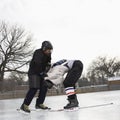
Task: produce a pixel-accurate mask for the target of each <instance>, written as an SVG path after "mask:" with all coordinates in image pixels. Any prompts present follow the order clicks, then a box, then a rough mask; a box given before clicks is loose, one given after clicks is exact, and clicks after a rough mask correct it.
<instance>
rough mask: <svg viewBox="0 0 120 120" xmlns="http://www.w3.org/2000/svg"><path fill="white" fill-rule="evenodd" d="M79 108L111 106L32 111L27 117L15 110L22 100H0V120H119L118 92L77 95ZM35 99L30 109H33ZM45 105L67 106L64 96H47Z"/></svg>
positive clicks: (119, 98)
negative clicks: (57, 110) (58, 110)
mask: <svg viewBox="0 0 120 120" xmlns="http://www.w3.org/2000/svg"><path fill="white" fill-rule="evenodd" d="M77 96H78V100H79V104H80V106H81V107H84V106H90V105H99V104H108V103H113V104H111V105H106V106H99V107H90V108H84V109H79V110H77V111H70V112H68V111H61V112H50V111H43V110H40V111H32V112H31V113H30V114H29V115H25V114H23V113H19V112H18V111H16V109H17V108H19V107H20V105H21V104H22V102H23V99H11V100H0V120H120V90H117V91H107V92H95V93H84V94H78V95H77ZM34 104H35V98H34V99H33V101H32V103H31V105H30V108H31V109H33V108H34ZM45 104H46V105H48V106H49V107H51V108H52V109H59V108H62V107H63V106H64V105H66V104H67V100H66V96H65V95H63V96H48V97H46V101H45Z"/></svg>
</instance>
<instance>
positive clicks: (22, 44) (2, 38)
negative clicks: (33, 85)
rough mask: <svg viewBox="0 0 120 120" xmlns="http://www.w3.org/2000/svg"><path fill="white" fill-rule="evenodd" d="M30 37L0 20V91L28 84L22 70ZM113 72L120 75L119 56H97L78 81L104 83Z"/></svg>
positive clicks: (25, 72)
mask: <svg viewBox="0 0 120 120" xmlns="http://www.w3.org/2000/svg"><path fill="white" fill-rule="evenodd" d="M33 41H34V39H33V37H32V35H31V34H30V33H29V32H26V31H25V30H24V28H22V27H20V26H17V25H9V24H8V23H6V22H3V21H2V22H0V91H8V90H13V89H14V88H15V86H20V85H25V84H28V82H27V70H26V71H23V70H25V69H24V68H26V67H27V66H28V64H29V62H30V59H31V55H32V52H33V46H32V44H31V43H32V42H33ZM5 76H7V77H5ZM113 76H120V60H119V58H117V57H113V58H108V57H107V56H98V57H97V58H96V59H95V60H93V62H92V63H91V64H90V66H89V67H88V69H87V73H86V74H85V75H84V73H83V75H82V77H81V78H80V80H79V81H78V85H79V86H80V87H82V86H89V85H99V84H105V83H106V81H107V79H108V78H109V77H113Z"/></svg>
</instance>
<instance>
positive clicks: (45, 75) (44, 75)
mask: <svg viewBox="0 0 120 120" xmlns="http://www.w3.org/2000/svg"><path fill="white" fill-rule="evenodd" d="M40 76H41V77H42V78H44V77H47V76H48V75H47V73H46V72H41V73H40Z"/></svg>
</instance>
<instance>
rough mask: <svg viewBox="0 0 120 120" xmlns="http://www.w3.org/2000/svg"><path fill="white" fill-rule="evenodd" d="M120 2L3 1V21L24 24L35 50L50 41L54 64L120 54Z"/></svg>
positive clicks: (0, 3) (0, 10) (0, 7)
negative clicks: (45, 41)
mask: <svg viewBox="0 0 120 120" xmlns="http://www.w3.org/2000/svg"><path fill="white" fill-rule="evenodd" d="M119 3H120V2H119V0H118V1H116V0H114V1H112V0H0V20H5V21H7V22H9V23H10V24H18V25H22V26H23V27H24V28H25V30H26V31H30V32H31V33H32V34H33V36H34V45H35V48H36V49H37V48H39V47H40V46H41V43H42V41H44V40H50V41H51V43H52V44H53V46H54V50H53V54H52V61H53V62H54V61H56V60H59V59H63V58H66V59H80V60H81V61H82V62H83V63H84V67H85V69H84V70H86V69H87V68H88V65H89V64H90V63H91V62H92V61H93V60H94V59H95V58H96V57H98V56H104V55H107V56H110V57H115V56H117V57H119V56H120V55H119V54H120V44H119V41H120V17H119V16H120V7H119V6H120V4H119Z"/></svg>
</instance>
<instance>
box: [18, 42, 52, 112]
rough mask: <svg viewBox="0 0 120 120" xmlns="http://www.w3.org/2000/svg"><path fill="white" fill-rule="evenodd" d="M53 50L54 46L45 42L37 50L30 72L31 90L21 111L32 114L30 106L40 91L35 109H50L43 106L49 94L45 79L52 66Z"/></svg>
mask: <svg viewBox="0 0 120 120" xmlns="http://www.w3.org/2000/svg"><path fill="white" fill-rule="evenodd" d="M52 50H53V46H52V44H51V43H50V42H49V41H44V42H43V43H42V46H41V48H40V49H37V50H35V52H34V54H33V58H32V60H31V62H30V67H29V71H28V78H29V90H28V92H27V94H26V97H25V99H24V101H23V104H22V105H21V107H20V109H21V110H23V111H25V112H28V113H30V109H29V105H30V103H31V101H32V99H33V98H34V96H35V94H36V92H37V91H38V90H39V93H38V98H37V99H36V105H35V108H36V109H48V107H47V106H45V105H44V104H43V102H44V100H45V97H46V93H47V87H46V86H44V77H45V76H46V72H47V69H48V68H49V67H50V64H51V53H52Z"/></svg>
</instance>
